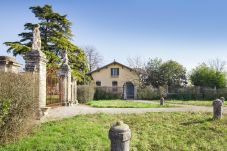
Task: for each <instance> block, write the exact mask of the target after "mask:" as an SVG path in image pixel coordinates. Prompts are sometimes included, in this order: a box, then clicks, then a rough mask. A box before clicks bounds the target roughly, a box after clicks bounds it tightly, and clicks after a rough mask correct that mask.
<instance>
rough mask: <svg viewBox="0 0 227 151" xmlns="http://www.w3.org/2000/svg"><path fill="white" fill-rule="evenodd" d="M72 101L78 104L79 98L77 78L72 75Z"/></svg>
mask: <svg viewBox="0 0 227 151" xmlns="http://www.w3.org/2000/svg"><path fill="white" fill-rule="evenodd" d="M72 103H73V104H78V100H77V82H76V79H75V78H73V77H72Z"/></svg>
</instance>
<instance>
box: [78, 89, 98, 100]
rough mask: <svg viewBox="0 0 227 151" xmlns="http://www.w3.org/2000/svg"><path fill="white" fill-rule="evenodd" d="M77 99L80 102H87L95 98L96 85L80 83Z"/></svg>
mask: <svg viewBox="0 0 227 151" xmlns="http://www.w3.org/2000/svg"><path fill="white" fill-rule="evenodd" d="M77 99H78V102H79V103H86V102H88V101H90V100H93V99H94V87H92V86H89V85H79V86H78V87H77Z"/></svg>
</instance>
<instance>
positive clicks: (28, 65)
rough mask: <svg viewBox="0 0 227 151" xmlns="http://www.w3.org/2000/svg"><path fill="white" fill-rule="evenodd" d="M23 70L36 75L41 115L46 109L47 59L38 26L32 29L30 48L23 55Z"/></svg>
mask: <svg viewBox="0 0 227 151" xmlns="http://www.w3.org/2000/svg"><path fill="white" fill-rule="evenodd" d="M23 57H24V60H25V71H27V72H32V73H34V74H35V75H37V76H38V77H37V78H38V83H37V84H38V88H37V91H38V92H37V93H38V95H37V98H38V101H39V103H38V105H39V109H40V115H39V116H43V115H44V112H43V111H46V63H47V59H46V56H45V54H44V53H43V52H42V51H41V38H40V31H39V26H38V27H35V29H34V31H33V44H32V50H31V51H29V52H28V53H26V54H25V55H24V56H23Z"/></svg>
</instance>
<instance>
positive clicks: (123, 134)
mask: <svg viewBox="0 0 227 151" xmlns="http://www.w3.org/2000/svg"><path fill="white" fill-rule="evenodd" d="M109 139H110V140H111V149H110V150H111V151H129V144H130V139H131V130H130V129H129V126H128V125H127V124H124V123H123V122H122V121H118V122H116V123H115V124H114V125H113V126H112V127H111V128H110V130H109Z"/></svg>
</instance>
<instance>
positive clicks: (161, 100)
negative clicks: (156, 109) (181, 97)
mask: <svg viewBox="0 0 227 151" xmlns="http://www.w3.org/2000/svg"><path fill="white" fill-rule="evenodd" d="M164 102H165V99H164V97H161V99H160V105H164Z"/></svg>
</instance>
